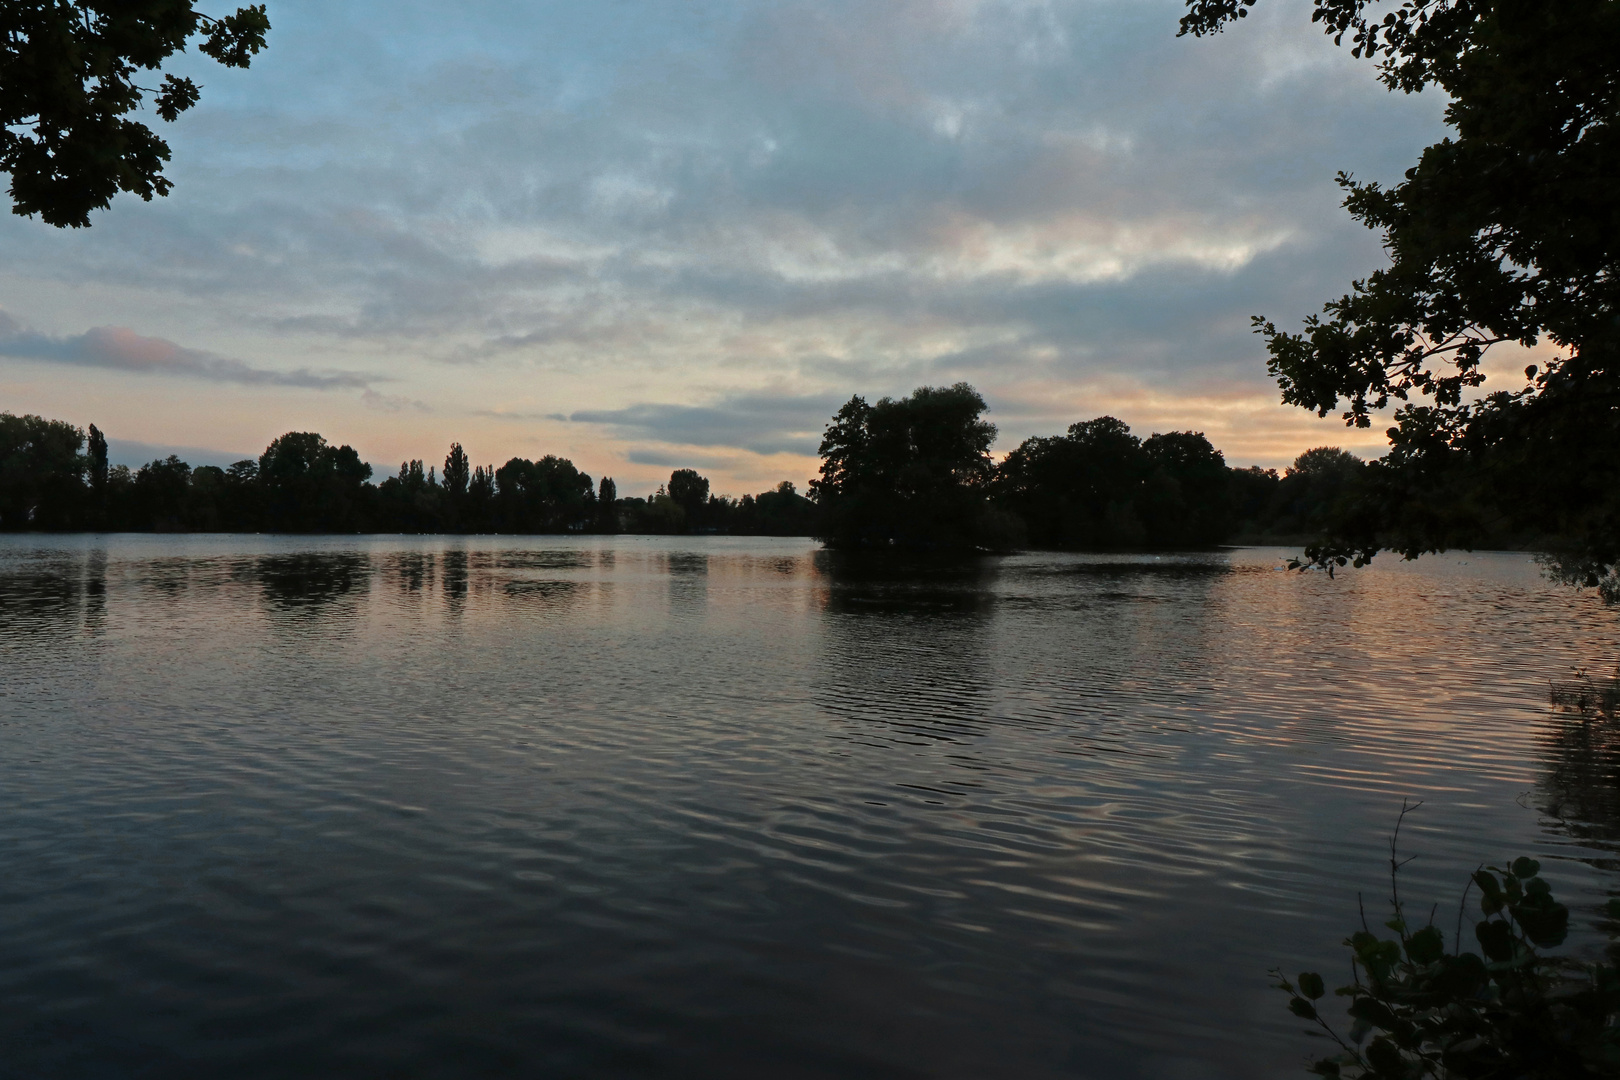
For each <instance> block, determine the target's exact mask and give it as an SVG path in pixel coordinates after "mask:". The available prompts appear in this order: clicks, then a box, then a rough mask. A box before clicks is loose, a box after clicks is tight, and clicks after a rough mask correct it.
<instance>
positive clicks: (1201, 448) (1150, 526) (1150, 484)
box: [1141, 431, 1232, 548]
mask: <svg viewBox="0 0 1620 1080" xmlns="http://www.w3.org/2000/svg"><path fill="white" fill-rule="evenodd" d="M1142 453H1143V454H1144V455H1145V456H1146V458H1147V460H1148V465H1149V469H1150V471H1149V473H1148V478H1147V485H1146V486H1147V490H1146V492H1145V493H1144V498H1143V501H1142V509H1141V517H1142V521H1143V524H1144V525H1145V526H1146V528H1147V534H1148V537H1149V538H1150V541H1151V544H1152V546H1153V547H1163V548H1204V547H1213V546H1214V545H1216V544H1219V543H1220V542H1221V541H1223V540H1225V539H1226V537H1227V534H1228V533H1230V532H1231V529H1232V509H1231V503H1230V501H1229V498H1228V493H1227V486H1226V485H1227V473H1228V472H1229V471H1230V470H1228V469H1227V467H1226V458H1225V457H1224V456H1223V455H1222V454H1221V452H1220V451H1219V450H1217V449H1215V447H1214V446H1212V445H1210V441H1209V440H1208V439H1206V438H1205V437H1204V433H1203V432H1201V431H1171V432H1167V433H1165V434H1163V435H1157V434H1155V435H1152V436H1150V437H1149V438H1148V439H1147V441H1146V442H1144V443H1143V444H1142Z"/></svg>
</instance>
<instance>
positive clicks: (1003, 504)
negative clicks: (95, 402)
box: [0, 384, 1366, 553]
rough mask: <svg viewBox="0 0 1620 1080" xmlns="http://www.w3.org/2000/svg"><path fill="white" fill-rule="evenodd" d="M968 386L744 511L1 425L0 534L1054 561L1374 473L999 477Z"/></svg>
mask: <svg viewBox="0 0 1620 1080" xmlns="http://www.w3.org/2000/svg"><path fill="white" fill-rule="evenodd" d="M984 411H985V404H984V399H983V398H982V397H980V396H979V394H978V392H977V391H975V390H974V389H973V388H972V387H970V386H967V385H966V384H958V385H956V386H952V387H943V388H933V387H922V388H920V389H918V390H917V391H916V392H914V393H913V394H911V395H910V396H908V397H906V398H903V399H901V400H899V401H894V400H892V399H887V398H885V399H883V400H880V401H879V402H877V403H876V404H868V403H867V402H866V401H865V400H864V399H862V398H859V397H856V398H853V399H851V401H850V402H849V403H848V404H847V405H845V406H844V407H843V408H842V409H840V410H839V412H838V415H837V416H835V417H834V418H833V421H832V423H831V424H830V425H829V426H828V429H827V442H826V448H825V452H826V455H827V456H826V459H825V462H824V464H823V466H822V470H821V476H820V477H819V478H818V479H817V480H815V481H814V482H813V483H812V485H811V493H812V495H813V496H814V498H806V497H805V496H804V495H802V494H800V493H799V492H798V490H797V489H796V488H795V487H794V485H793V484H792V483H790V482H788V481H783V482H782V483H780V484H778V485H777V486H776V488H775V489H774V490H771V491H765V492H761V493H759V494H756V495H744V496H742V498H740V499H733V498H730V497H728V496H725V495H717V494H713V493H711V491H710V487H709V481H708V479H707V478H705V477H703V476H700V475H699V474H698V473H697V472H696V471H694V470H692V469H677V470H675V471H674V473H672V474H671V475H670V478H669V483H668V484H667V485H666V486H664V487H660V488H659V490H658V491H657V492H656V493H654V494H653V495H651V496H649V497H648V498H633V497H632V498H621V497H620V496H619V494H618V488H617V485H616V484H615V483H614V482H613V480H612V479H611V478H609V477H603V478H602V480H601V482H600V484H598V485H595V486H594V487H593V481H592V479H591V477H589V476H587V475H585V474H584V473H582V472H580V471H579V470H578V469H577V468H575V467H574V465H573V463H572V462H570V461H568V460H566V459H564V458H559V457H554V456H550V455H547V456H545V457H542V458H541V459H540V460H538V461H527V460H525V459H523V458H513V459H512V460H511V461H508V462H507V463H506V464H505V465H502V466H501V467H500V468H495V467H494V466H489V465H476V466H475V465H472V463H471V460H470V459H469V458H468V456H467V453H466V451H465V450H464V449H463V448H462V446H461V444H460V443H453V444H451V446H450V452H449V453H448V454H447V455H446V456H445V459H444V469H443V472H442V474H441V473H439V471H438V468H437V467H436V466H431V465H425V464H424V463H423V462H422V461H420V460H415V461H407V462H404V463H403V464H401V465H400V467H399V471H398V473H397V474H396V475H393V476H389V477H387V478H385V479H384V480H383V481H382V482H381V483H378V484H373V483H371V482H370V478H371V467H370V466H369V465H367V464H366V463H365V462H363V461H361V460H360V456H359V454H357V453H356V452H355V450H354V449H353V448H352V447H349V446H333V445H331V444H330V443H328V442H327V441H326V440H325V439H324V438H322V437H321V436H320V435H318V434H316V433H314V432H289V433H287V434H286V435H283V436H281V437H280V438H278V439H276V440H275V441H274V442H272V443H271V444H270V446H269V447H268V448H266V450H265V452H264V453H263V454H262V455H261V456H260V457H259V458H258V460H256V461H255V460H244V461H238V462H237V463H235V464H234V465H231V466H230V467H229V468H224V469H221V468H218V467H215V466H212V465H204V466H201V467H198V468H195V469H194V468H192V467H191V466H190V465H188V464H186V463H185V462H183V461H181V460H180V459H179V458H177V457H172V456H171V457H169V458H167V459H165V460H161V461H153V462H150V463H148V464H146V465H143V466H141V467H140V468H139V469H135V470H131V469H128V468H126V467H124V466H117V467H109V465H108V462H107V441H106V439H105V437H103V435H102V433H101V431H100V430H99V429H98V428H96V427H95V425H91V426H90V428H89V431H88V437H87V435H86V433H85V432H82V431H80V430H79V429H78V428H76V427H74V426H73V425H71V424H67V423H64V422H62V421H59V420H47V419H44V418H42V417H38V416H13V415H11V414H9V413H0V530H7V531H18V530H27V529H44V530H66V529H107V530H158V531H180V530H199V531H222V530H223V531H234V530H241V531H258V530H270V531H284V532H361V531H384V532H509V533H561V532H595V533H615V532H633V533H682V532H692V533H736V534H748V535H770V536H812V535H814V536H821V537H823V538H825V539H826V540H827V541H828V542H829V544H831V545H832V546H835V547H843V548H854V549H881V550H891V549H899V550H906V551H913V552H916V551H925V552H941V553H962V552H972V551H976V550H985V549H990V550H1000V549H1006V548H1009V547H1012V546H1015V545H1017V544H1021V543H1023V542H1024V541H1025V540H1026V539H1027V540H1028V541H1030V542H1033V543H1034V544H1037V545H1039V546H1045V547H1058V548H1077V549H1079V548H1091V549H1103V550H1108V549H1128V548H1143V549H1151V548H1161V549H1163V548H1185V547H1207V546H1210V545H1212V544H1216V543H1220V542H1222V541H1225V540H1231V539H1237V540H1245V541H1250V540H1285V541H1291V542H1299V541H1300V540H1301V539H1302V538H1305V537H1309V536H1312V535H1314V534H1315V533H1316V532H1317V531H1318V530H1319V529H1320V528H1321V526H1322V525H1323V523H1324V522H1326V521H1328V520H1330V519H1333V518H1334V517H1335V516H1343V514H1344V513H1345V510H1344V506H1345V505H1347V504H1349V503H1352V502H1353V501H1354V500H1355V499H1357V498H1364V497H1365V496H1364V495H1363V494H1361V489H1362V484H1361V478H1362V476H1363V475H1364V473H1365V471H1366V470H1365V467H1364V466H1363V465H1362V463H1361V462H1360V460H1358V459H1357V458H1355V457H1353V456H1351V455H1349V454H1346V453H1344V452H1342V451H1339V450H1336V449H1334V448H1331V447H1323V448H1319V449H1317V450H1312V451H1309V452H1307V453H1305V454H1303V455H1301V456H1300V458H1299V460H1298V461H1296V462H1295V463H1294V466H1293V467H1292V468H1290V469H1288V470H1286V472H1285V473H1284V474H1283V475H1281V476H1279V475H1278V474H1277V473H1276V472H1275V471H1274V470H1269V469H1255V468H1250V469H1232V468H1229V467H1227V465H1226V464H1225V461H1224V459H1223V458H1222V456H1221V453H1220V451H1218V450H1216V449H1215V448H1214V447H1213V446H1211V445H1210V443H1209V440H1207V439H1206V438H1204V436H1203V435H1201V434H1199V433H1197V432H1190V431H1181V432H1169V433H1166V434H1161V435H1153V436H1151V437H1150V438H1148V439H1146V440H1143V439H1138V438H1137V437H1136V436H1134V435H1132V434H1131V432H1130V428H1128V427H1126V425H1125V424H1123V423H1121V422H1120V421H1118V420H1116V419H1114V418H1113V417H1108V416H1104V417H1098V418H1097V419H1095V420H1088V421H1085V422H1083V423H1079V424H1075V425H1073V426H1072V427H1070V429H1069V432H1068V434H1067V435H1060V436H1053V437H1037V438H1032V439H1028V440H1026V441H1025V442H1024V443H1023V445H1021V446H1019V447H1018V448H1017V449H1016V450H1014V451H1013V452H1012V453H1011V454H1010V455H1008V457H1007V459H1006V461H1005V462H1003V463H1002V464H1001V465H1000V466H996V465H994V464H992V462H991V461H990V457H989V452H988V451H989V445H990V439H991V438H993V437H994V432H995V428H994V427H993V426H992V425H991V424H989V423H987V422H986V421H985V420H984V419H983V418H982V414H983V412H984Z"/></svg>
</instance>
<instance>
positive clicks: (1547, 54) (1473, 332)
mask: <svg viewBox="0 0 1620 1080" xmlns="http://www.w3.org/2000/svg"><path fill="white" fill-rule="evenodd" d="M1253 2H1254V0H1188V8H1189V11H1188V13H1187V15H1186V16H1185V17H1184V18H1183V19H1182V22H1181V31H1182V33H1191V34H1206V33H1211V32H1214V31H1217V30H1219V29H1221V27H1222V26H1223V25H1225V24H1226V23H1227V22H1229V21H1231V20H1233V19H1236V18H1239V17H1241V16H1242V15H1244V14H1246V12H1245V8H1246V7H1248V6H1250V5H1251V4H1252V3H1253ZM1313 6H1314V9H1315V10H1314V11H1313V12H1312V16H1311V17H1312V19H1313V20H1314V21H1317V22H1319V23H1321V24H1322V26H1323V28H1324V30H1326V32H1327V33H1329V34H1331V35H1333V39H1334V42H1335V43H1338V42H1341V41H1342V40H1343V39H1344V38H1345V37H1346V36H1348V37H1349V38H1350V42H1351V52H1352V55H1355V56H1358V57H1365V58H1368V59H1371V60H1374V61H1376V62H1377V64H1378V66H1379V78H1380V79H1381V80H1382V81H1383V82H1384V84H1385V85H1386V86H1388V87H1389V88H1390V89H1392V90H1400V91H1402V92H1405V93H1412V92H1415V91H1419V90H1422V89H1425V88H1435V89H1438V90H1440V91H1441V92H1443V93H1444V94H1445V95H1446V97H1447V104H1446V111H1445V119H1446V124H1447V126H1448V127H1450V128H1451V129H1452V133H1451V134H1450V135H1448V136H1447V137H1446V138H1444V139H1442V140H1441V141H1440V142H1438V143H1435V144H1434V145H1432V146H1429V147H1428V148H1427V149H1425V150H1424V151H1423V152H1422V154H1421V155H1420V156H1419V158H1418V161H1417V163H1416V164H1415V165H1414V166H1413V167H1412V168H1410V169H1408V170H1406V175H1405V177H1404V179H1403V180H1402V181H1401V182H1399V183H1397V184H1394V185H1392V186H1389V187H1385V186H1383V185H1380V184H1376V183H1366V182H1358V181H1356V180H1354V179H1352V178H1351V177H1350V176H1349V175H1347V174H1344V173H1340V174H1339V184H1340V186H1341V187H1342V188H1343V189H1344V191H1345V193H1346V195H1345V201H1344V205H1345V207H1346V208H1347V209H1348V210H1349V211H1350V213H1351V215H1352V216H1353V217H1355V218H1356V219H1358V220H1359V221H1361V222H1362V223H1363V224H1365V225H1366V226H1367V227H1368V228H1370V229H1373V230H1376V231H1379V232H1381V233H1382V235H1383V246H1384V250H1385V251H1387V252H1388V253H1389V256H1390V265H1389V266H1388V267H1386V268H1384V269H1382V270H1378V271H1375V272H1374V273H1373V274H1371V275H1370V276H1369V277H1367V278H1366V279H1364V280H1359V281H1355V282H1353V283H1352V284H1351V287H1350V291H1349V292H1348V293H1346V294H1345V295H1344V296H1342V297H1340V298H1339V299H1337V300H1334V301H1331V302H1329V303H1328V304H1326V305H1325V306H1324V308H1323V311H1322V314H1321V315H1320V316H1311V317H1309V318H1307V319H1306V320H1305V323H1304V329H1303V332H1301V333H1289V332H1286V331H1284V330H1279V329H1278V328H1277V326H1276V325H1275V324H1273V323H1272V322H1269V321H1267V320H1264V319H1262V318H1259V317H1256V319H1255V323H1256V328H1257V329H1258V330H1259V331H1260V332H1261V333H1262V334H1263V335H1264V337H1265V339H1266V346H1267V349H1268V351H1269V352H1270V354H1271V355H1270V361H1269V365H1268V366H1269V368H1270V370H1271V373H1272V375H1273V376H1274V377H1275V378H1276V379H1277V382H1278V385H1279V386H1280V387H1281V388H1282V395H1283V400H1284V401H1286V402H1288V403H1290V404H1294V405H1299V406H1302V407H1304V408H1308V409H1311V410H1313V411H1314V412H1316V413H1317V415H1319V416H1326V415H1328V414H1329V413H1330V412H1334V411H1337V410H1339V409H1341V408H1342V409H1343V410H1344V411H1343V417H1344V419H1345V420H1346V422H1347V423H1349V424H1352V425H1354V426H1357V427H1368V426H1370V425H1371V423H1372V419H1373V414H1374V412H1376V411H1377V410H1379V409H1383V408H1385V407H1386V406H1388V405H1390V404H1392V403H1395V402H1400V403H1403V404H1401V405H1400V407H1399V409H1398V411H1397V412H1396V414H1395V424H1394V426H1393V427H1391V428H1390V429H1389V437H1390V452H1389V454H1388V455H1386V456H1385V458H1384V459H1383V460H1382V461H1381V462H1379V463H1378V464H1377V465H1376V466H1375V467H1374V469H1373V474H1372V476H1371V477H1370V478H1369V484H1370V487H1371V489H1372V490H1374V491H1376V492H1377V495H1376V497H1375V498H1371V499H1369V500H1367V501H1366V502H1365V503H1364V504H1363V505H1362V507H1361V509H1360V511H1359V512H1358V513H1356V514H1353V515H1350V516H1348V517H1346V518H1345V519H1344V520H1343V521H1342V523H1341V524H1342V526H1343V527H1342V528H1341V529H1338V530H1336V531H1335V535H1333V536H1331V537H1329V538H1328V539H1327V540H1325V541H1324V542H1322V543H1320V544H1316V545H1313V546H1312V548H1311V549H1309V551H1308V554H1310V555H1311V556H1312V557H1313V558H1315V559H1316V560H1318V561H1319V562H1329V561H1343V560H1344V559H1346V558H1352V559H1354V560H1355V561H1356V562H1357V563H1358V564H1359V563H1360V562H1363V561H1365V560H1366V559H1369V558H1371V557H1372V556H1373V555H1374V554H1375V553H1376V552H1377V551H1378V550H1380V549H1381V548H1383V547H1390V548H1393V549H1394V550H1398V551H1400V552H1402V553H1403V554H1405V555H1408V556H1415V555H1417V554H1418V553H1420V552H1423V551H1433V550H1441V549H1445V548H1447V547H1453V546H1466V545H1469V544H1472V543H1473V542H1475V541H1476V540H1477V539H1479V538H1480V537H1481V536H1482V535H1484V534H1486V533H1488V532H1489V531H1491V530H1493V529H1500V528H1502V527H1518V528H1532V529H1536V530H1544V531H1546V532H1548V533H1550V534H1553V535H1554V536H1556V537H1557V540H1556V541H1555V542H1554V546H1555V547H1556V548H1557V549H1558V551H1557V554H1558V556H1559V561H1558V566H1559V567H1560V569H1561V573H1562V575H1563V576H1564V577H1565V578H1566V579H1567V580H1570V581H1572V582H1576V583H1585V584H1591V585H1597V584H1605V583H1606V588H1605V594H1606V595H1611V596H1613V597H1614V598H1617V599H1620V576H1617V568H1620V410H1617V409H1616V407H1615V402H1616V401H1617V400H1620V316H1617V312H1620V240H1617V238H1620V198H1617V197H1616V181H1615V177H1616V176H1617V175H1620V137H1617V126H1620V79H1617V78H1616V77H1615V66H1616V65H1615V57H1616V56H1617V55H1620V4H1616V3H1614V2H1613V0H1559V2H1558V3H1555V4H1549V3H1531V2H1528V0H1402V2H1401V3H1400V4H1398V5H1397V4H1389V5H1376V6H1375V5H1373V4H1372V3H1371V2H1370V0H1315V2H1314V5H1313ZM1543 338H1545V339H1547V340H1548V341H1550V342H1551V343H1552V344H1553V345H1554V346H1555V347H1556V348H1557V355H1556V356H1554V357H1553V358H1552V359H1551V360H1549V361H1546V362H1545V363H1544V364H1541V365H1534V364H1533V365H1531V366H1529V367H1527V368H1526V369H1525V382H1524V383H1523V384H1522V386H1521V387H1520V388H1519V389H1517V390H1514V391H1511V392H1509V391H1499V392H1496V393H1493V394H1489V395H1487V396H1485V397H1484V398H1483V399H1482V400H1476V399H1475V398H1474V395H1473V391H1474V390H1475V388H1477V387H1480V386H1481V385H1483V383H1484V381H1485V374H1484V369H1483V366H1482V359H1483V357H1484V355H1485V352H1486V350H1488V349H1490V348H1493V347H1494V346H1496V345H1498V344H1504V343H1506V344H1509V345H1512V344H1518V345H1523V346H1531V345H1535V344H1537V343H1538V342H1539V341H1541V340H1542V339H1543ZM1497 519H1502V521H1503V522H1504V523H1505V526H1504V524H1501V523H1498V521H1497Z"/></svg>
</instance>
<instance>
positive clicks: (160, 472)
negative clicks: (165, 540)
mask: <svg viewBox="0 0 1620 1080" xmlns="http://www.w3.org/2000/svg"><path fill="white" fill-rule="evenodd" d="M190 494H191V466H190V465H187V464H186V463H185V462H183V461H181V460H180V459H179V458H178V457H177V456H175V455H174V454H170V455H169V456H168V457H167V458H165V459H163V460H161V461H154V462H151V463H150V464H147V465H142V466H141V467H140V469H139V470H137V471H136V473H135V484H134V491H133V500H132V504H131V508H130V518H129V522H128V527H130V528H133V529H139V530H141V531H143V532H144V531H147V530H153V531H156V532H178V531H180V530H181V529H184V528H186V527H187V525H188V524H189V522H188V521H187V516H188V515H187V513H186V511H187V503H188V502H189V496H190Z"/></svg>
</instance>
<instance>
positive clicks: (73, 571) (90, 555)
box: [0, 548, 107, 636]
mask: <svg viewBox="0 0 1620 1080" xmlns="http://www.w3.org/2000/svg"><path fill="white" fill-rule="evenodd" d="M0 622H3V623H4V624H5V625H6V627H7V628H8V629H11V630H26V631H27V632H28V633H29V634H30V635H34V636H37V635H67V634H78V633H85V634H89V635H92V636H95V635H99V634H101V633H102V632H103V631H104V630H105V629H106V623H107V552H106V551H105V550H104V549H100V548H94V549H91V550H89V551H86V552H83V553H70V552H63V553H61V555H60V556H59V557H57V558H54V559H50V560H48V561H44V562H43V563H42V564H41V565H39V566H36V567H31V568H30V569H29V570H27V571H25V572H21V573H8V574H5V575H0Z"/></svg>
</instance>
